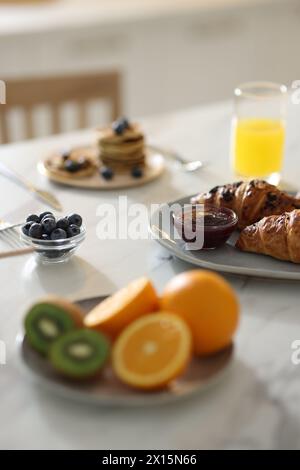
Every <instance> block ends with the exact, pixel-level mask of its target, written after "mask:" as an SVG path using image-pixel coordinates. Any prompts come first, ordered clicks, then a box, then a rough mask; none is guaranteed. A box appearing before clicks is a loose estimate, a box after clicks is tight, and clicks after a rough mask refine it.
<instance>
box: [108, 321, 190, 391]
mask: <svg viewBox="0 0 300 470" xmlns="http://www.w3.org/2000/svg"><path fill="white" fill-rule="evenodd" d="M191 350H192V337H191V333H190V330H189V327H188V326H187V324H186V323H185V322H184V321H183V320H182V319H181V318H180V317H178V316H176V315H173V314H172V313H167V312H159V313H156V314H154V315H153V314H152V315H146V316H144V317H142V318H140V319H138V320H136V321H135V322H133V323H131V325H129V326H128V327H127V328H126V329H125V330H124V331H123V332H122V333H121V335H120V336H119V337H118V339H117V341H116V342H115V344H114V348H113V353H112V362H113V368H114V371H115V373H116V374H117V376H118V377H119V378H120V379H121V380H122V381H123V382H125V383H126V384H128V385H131V386H132V387H136V388H141V389H146V390H147V389H148V390H151V389H157V388H162V387H164V386H166V385H167V384H168V383H169V382H171V380H173V379H174V378H176V377H178V376H179V375H180V374H181V373H182V372H183V371H184V369H185V367H186V366H187V364H188V361H189V359H190V357H191Z"/></svg>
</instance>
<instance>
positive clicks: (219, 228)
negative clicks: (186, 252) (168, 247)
mask: <svg viewBox="0 0 300 470" xmlns="http://www.w3.org/2000/svg"><path fill="white" fill-rule="evenodd" d="M173 220H174V225H175V228H176V230H177V231H178V233H179V235H180V237H181V238H182V239H183V240H184V241H185V242H186V243H188V244H189V248H190V249H194V250H200V249H213V248H217V247H218V246H220V245H222V244H223V243H225V242H226V240H228V238H229V237H230V235H231V234H232V232H233V231H234V229H235V228H236V226H237V223H238V218H237V215H236V214H235V212H233V211H232V210H231V209H227V208H226V207H215V206H210V205H205V207H204V206H203V205H202V204H200V205H197V204H195V205H187V206H184V207H182V209H181V210H180V211H179V212H177V213H175V214H173Z"/></svg>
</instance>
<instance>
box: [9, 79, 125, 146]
mask: <svg viewBox="0 0 300 470" xmlns="http://www.w3.org/2000/svg"><path fill="white" fill-rule="evenodd" d="M5 83H6V104H4V105H3V104H2V105H0V132H1V137H0V142H2V143H7V142H9V141H10V133H9V125H8V119H7V118H8V113H9V111H11V110H12V109H13V108H21V109H22V110H23V111H24V113H25V123H24V124H25V126H24V127H25V134H26V138H27V139H31V138H33V137H34V136H35V130H34V125H33V110H34V108H35V107H36V106H38V105H41V104H47V105H48V106H49V108H50V116H51V129H52V133H53V134H57V133H59V132H61V122H60V108H61V106H62V105H63V103H67V102H76V105H77V109H78V119H77V122H78V128H84V127H87V113H86V111H87V102H90V101H92V100H96V99H97V100H98V99H103V100H107V101H109V103H110V109H111V114H110V119H111V120H114V119H116V118H117V117H118V116H120V113H121V109H120V85H121V80H120V75H119V73H118V72H104V73H99V74H90V75H76V76H63V77H51V78H50V77H49V78H30V79H29V78H27V79H25V80H5Z"/></svg>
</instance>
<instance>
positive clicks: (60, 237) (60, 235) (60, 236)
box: [50, 228, 67, 240]
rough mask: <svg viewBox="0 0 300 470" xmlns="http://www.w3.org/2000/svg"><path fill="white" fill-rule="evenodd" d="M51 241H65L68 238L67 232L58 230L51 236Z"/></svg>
mask: <svg viewBox="0 0 300 470" xmlns="http://www.w3.org/2000/svg"><path fill="white" fill-rule="evenodd" d="M50 238H51V240H63V239H64V238H67V234H66V232H65V231H64V230H63V229H62V228H56V229H55V230H53V232H52V233H51V235H50Z"/></svg>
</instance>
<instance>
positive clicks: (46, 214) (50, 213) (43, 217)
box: [39, 211, 55, 222]
mask: <svg viewBox="0 0 300 470" xmlns="http://www.w3.org/2000/svg"><path fill="white" fill-rule="evenodd" d="M46 216H47V218H48V217H53V218H55V217H54V215H53V214H52V212H49V211H46V212H42V213H41V214H40V216H39V217H40V222H41V221H42V220H43V219H45V218H46Z"/></svg>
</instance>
